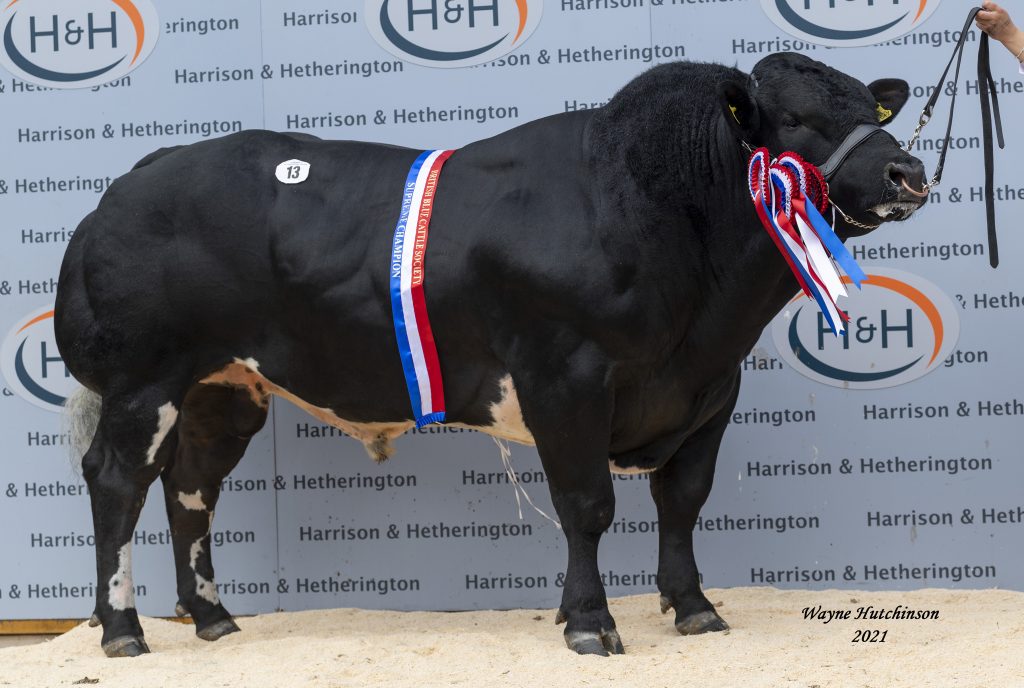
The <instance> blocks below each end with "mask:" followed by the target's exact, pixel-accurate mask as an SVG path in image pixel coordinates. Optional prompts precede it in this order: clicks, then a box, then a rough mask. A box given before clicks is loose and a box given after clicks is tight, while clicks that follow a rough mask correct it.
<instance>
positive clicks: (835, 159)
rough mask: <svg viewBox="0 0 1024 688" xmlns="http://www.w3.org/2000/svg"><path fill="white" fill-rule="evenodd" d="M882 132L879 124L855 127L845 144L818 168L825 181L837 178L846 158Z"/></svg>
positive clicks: (847, 136) (841, 144)
mask: <svg viewBox="0 0 1024 688" xmlns="http://www.w3.org/2000/svg"><path fill="white" fill-rule="evenodd" d="M880 131H882V127H880V126H878V125H877V124H858V125H857V126H856V127H854V129H853V131H851V132H850V133H849V134H847V135H846V138H845V139H843V142H842V143H840V144H839V147H838V148H836V149H835V151H834V152H833V153H832V155H830V156H828V160H826V161H825V164H823V165H819V166H818V169H819V170H821V174H822V176H823V177H825V181H828V180H829V179H831V178H832V177H834V176H835V174H836V172H838V171H839V168H840V167H842V164H843V163H844V162H846V158H848V157H849V156H850V153H852V152H853V151H854V149H855V148H856V147H857V146H859V145H860V144H862V143H864V142H865V141H867V140H868V139H869V138H870V137H871V136H873V135H874V134H877V133H878V132H880Z"/></svg>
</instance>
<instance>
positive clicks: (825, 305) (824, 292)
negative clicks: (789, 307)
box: [747, 148, 867, 337]
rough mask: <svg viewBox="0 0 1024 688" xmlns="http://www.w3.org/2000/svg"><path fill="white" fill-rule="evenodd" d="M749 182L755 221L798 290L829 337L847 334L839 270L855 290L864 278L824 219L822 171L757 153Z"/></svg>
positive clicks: (792, 156)
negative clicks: (821, 318) (829, 331)
mask: <svg viewBox="0 0 1024 688" xmlns="http://www.w3.org/2000/svg"><path fill="white" fill-rule="evenodd" d="M747 181H748V186H749V190H750V198H751V200H752V201H753V202H754V209H755V211H756V212H757V217H758V219H759V220H760V221H761V225H762V226H763V227H764V228H765V231H767V232H768V235H769V237H771V239H772V241H773V242H774V243H775V247H776V248H777V249H778V250H779V253H781V254H782V257H783V258H785V260H786V263H787V264H788V265H789V269H790V270H791V271H792V272H793V276H794V277H796V281H797V283H798V284H799V285H800V289H801V290H802V291H803V293H804V294H805V295H806V296H807V297H809V298H811V299H814V301H815V302H817V304H818V308H819V309H820V310H821V313H822V315H823V316H824V317H825V320H826V321H827V322H828V324H829V327H831V328H832V332H833V333H834V334H835V335H836V336H837V337H839V336H841V335H843V334H845V332H846V322H847V321H849V316H847V315H846V313H845V312H843V310H842V309H840V308H839V306H838V305H837V301H838V299H839V298H840V297H843V296H848V294H847V292H846V288H845V287H844V286H843V277H842V274H840V270H841V271H842V272H844V273H846V275H847V277H849V280H850V282H851V283H853V284H854V285H855V286H856V287H857V288H858V289H859V288H860V286H861V283H863V282H864V280H865V279H867V276H866V275H865V274H864V271H863V270H861V269H860V266H859V265H857V261H856V260H854V258H853V256H852V255H850V252H849V251H848V250H847V249H846V247H845V246H843V242H842V241H840V239H839V237H838V236H836V233H835V231H834V230H833V229H832V227H831V226H830V225H829V223H828V222H826V221H825V218H824V216H823V215H822V212H824V211H825V209H826V208H828V204H829V200H828V187H827V185H826V184H825V180H824V178H823V177H822V174H821V171H820V170H818V168H817V167H815V166H814V165H812V164H810V163H808V162H807V161H805V160H804V159H803V158H801V157H800V156H799V155H797V154H796V153H793V152H788V151H787V152H785V153H783V154H782V155H780V156H779V157H778V158H777V159H775V160H771V158H770V154H769V153H768V149H766V148H758V149H757V150H755V151H754V152H753V154H752V155H751V156H750V162H749V164H748V168H747Z"/></svg>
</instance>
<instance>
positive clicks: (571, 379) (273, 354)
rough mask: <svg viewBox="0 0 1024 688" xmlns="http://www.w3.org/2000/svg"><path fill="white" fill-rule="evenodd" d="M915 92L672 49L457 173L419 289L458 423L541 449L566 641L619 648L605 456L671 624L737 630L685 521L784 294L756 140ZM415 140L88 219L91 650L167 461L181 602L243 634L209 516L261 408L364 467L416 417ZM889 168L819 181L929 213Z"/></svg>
mask: <svg viewBox="0 0 1024 688" xmlns="http://www.w3.org/2000/svg"><path fill="white" fill-rule="evenodd" d="M906 98H907V85H906V83H905V82H902V81H899V80H893V79H886V80H881V81H877V82H874V83H873V84H872V85H871V86H870V87H866V86H864V85H863V84H862V83H860V82H859V81H856V80H855V79H852V78H851V77H849V76H846V75H844V74H842V73H840V72H837V71H834V70H832V69H830V68H828V67H825V66H824V65H821V64H819V63H817V62H813V61H811V60H809V59H807V58H805V57H802V56H799V55H792V54H784V55H776V56H772V57H769V58H766V59H765V60H763V61H762V62H761V63H759V64H758V65H757V66H756V67H755V69H754V71H753V73H752V74H751V75H748V74H745V73H742V72H740V71H738V70H735V69H730V68H727V67H723V66H718V65H708V64H695V63H675V64H668V65H663V66H660V67H656V68H654V69H652V70H650V71H649V72H647V73H645V74H643V75H641V76H640V77H638V78H636V79H635V80H634V81H632V82H631V83H630V84H628V85H627V86H626V87H625V88H624V89H623V90H622V91H621V92H620V93H618V94H617V95H616V96H615V97H614V98H613V99H612V101H611V102H610V103H609V104H608V105H607V106H605V107H604V108H601V109H598V110H594V111H587V112H577V113H568V114H562V115H556V116H553V117H548V118H546V119H542V120H539V121H536V122H532V123H529V124H526V125H524V126H521V127H519V128H517V129H514V130H512V131H509V132H506V133H504V134H501V135H498V136H495V137H493V138H490V139H487V140H484V141H479V142H476V143H473V144H470V145H467V146H466V147H464V148H462V149H460V150H459V151H457V152H456V153H455V154H454V155H453V157H452V158H451V159H450V160H449V162H448V163H447V166H446V167H445V168H444V171H443V173H442V175H441V182H440V187H439V190H438V195H437V197H436V201H435V204H434V218H433V223H432V226H431V233H430V243H429V249H428V255H427V261H426V266H427V278H426V297H427V307H428V311H429V314H430V319H431V324H432V327H433V331H434V334H435V337H436V340H437V346H438V352H439V356H440V361H441V367H442V370H443V375H444V384H445V388H444V392H445V396H446V401H447V411H448V422H451V423H457V424H460V425H463V426H470V427H474V428H479V429H482V430H484V431H485V432H490V433H491V434H494V435H498V436H501V437H505V438H508V439H512V440H516V441H520V442H527V443H531V442H533V443H536V446H537V450H538V452H539V454H540V458H541V461H542V463H543V466H544V470H545V471H546V473H547V476H548V479H549V485H550V489H551V497H552V500H553V502H554V506H555V509H556V511H557V513H558V516H559V517H560V520H561V522H562V524H563V527H564V530H565V536H566V540H567V543H568V550H569V552H568V554H569V556H568V569H567V572H566V576H565V587H564V593H563V597H562V602H561V606H560V609H559V611H558V620H559V621H564V622H566V630H565V638H566V642H567V643H568V644H569V646H570V647H571V648H572V649H574V650H576V651H577V652H581V653H597V654H606V653H607V652H622V643H621V641H620V640H619V636H618V634H617V633H616V631H615V622H614V620H613V619H612V617H611V615H610V614H609V613H608V606H607V601H606V598H605V593H604V589H603V587H602V584H601V578H600V575H599V572H598V566H597V549H598V540H599V539H600V537H601V534H602V533H603V532H604V531H605V529H607V528H608V527H609V525H610V524H611V523H612V518H613V513H614V508H615V496H614V493H613V490H612V481H611V477H610V474H609V469H610V468H611V469H612V470H623V471H651V473H650V483H651V493H652V495H653V498H654V501H655V503H656V505H657V511H658V518H659V522H660V531H659V533H660V535H659V539H660V542H659V546H660V555H659V563H658V588H659V589H660V591H661V595H662V604H663V607H664V609H666V610H667V609H668V608H669V607H671V608H674V610H675V625H676V628H677V629H678V630H679V632H680V633H683V634H690V633H702V632H705V631H716V630H722V629H724V628H727V626H726V624H725V622H724V621H723V620H722V619H721V618H720V617H719V616H718V614H717V613H716V612H715V610H714V609H713V607H712V605H711V604H710V603H709V602H708V600H707V598H705V596H704V595H703V594H702V592H701V590H700V585H699V583H698V573H697V566H696V563H695V561H694V556H693V547H692V535H691V531H692V529H693V526H694V523H695V521H696V519H697V515H698V512H699V510H700V508H701V506H702V505H703V503H704V501H705V499H706V498H707V496H708V493H709V491H710V489H711V483H712V478H713V474H714V468H715V460H716V456H717V453H718V447H719V443H720V440H721V438H722V434H723V432H724V430H725V428H726V425H727V423H728V418H729V415H730V412H731V410H732V408H733V406H734V404H735V401H736V396H737V392H738V389H739V378H740V373H739V364H740V362H741V361H742V359H743V358H744V357H745V356H746V355H747V353H748V352H749V351H750V349H751V348H752V347H753V345H754V343H755V342H756V340H757V339H758V336H759V335H760V333H761V330H762V329H763V328H764V326H765V325H766V324H767V323H768V322H769V321H770V320H771V318H772V317H773V316H774V315H775V314H776V313H777V312H778V310H779V309H780V308H781V307H782V305H783V304H784V303H785V302H786V301H787V300H788V299H790V298H791V297H792V296H793V295H794V293H795V292H796V291H797V285H796V281H795V280H794V278H793V277H792V276H791V274H790V272H789V270H788V268H787V265H786V263H785V261H784V260H783V259H782V257H781V256H780V255H779V254H778V252H777V250H776V248H775V246H774V245H773V243H772V241H771V240H770V239H769V237H768V236H767V235H766V233H765V231H764V230H763V229H762V228H761V227H760V225H759V223H758V219H757V216H756V215H755V213H754V210H753V207H752V204H751V202H750V199H749V196H748V195H747V190H746V181H745V178H746V166H745V165H746V157H747V153H746V151H745V149H744V144H750V145H754V146H767V147H768V148H769V150H771V151H772V152H773V153H776V154H777V153H779V152H781V151H783V150H795V151H796V152H798V153H800V154H802V155H803V156H804V157H805V158H806V159H807V160H810V161H812V162H819V163H820V162H821V161H824V160H825V159H826V158H827V157H828V156H829V154H830V153H831V152H832V151H833V150H834V149H835V148H836V147H837V146H838V145H839V143H840V142H841V141H842V140H843V138H844V136H845V134H846V133H847V132H849V131H851V130H852V129H853V128H854V127H855V126H856V125H858V124H864V123H876V122H877V121H878V120H879V114H878V113H879V112H882V113H885V112H886V111H888V112H889V113H895V112H896V111H898V110H899V109H900V107H901V106H902V105H903V104H904V102H905V101H906ZM882 118H883V119H888V117H886V116H885V115H884V114H883V116H882ZM416 155H417V151H413V150H409V149H405V148H398V147H393V146H385V145H377V144H369V143H357V142H338V141H320V140H318V139H315V138H313V137H310V136H304V135H289V134H276V133H269V132H255V131H253V132H242V133H240V134H236V135H232V136H228V137H225V138H222V139H217V140H211V141H206V142H202V143H197V144H195V145H192V146H188V147H179V148H175V149H165V150H162V151H158V152H157V153H155V154H153V155H151V156H149V157H148V158H146V159H145V160H143V161H142V162H140V163H139V164H138V165H137V166H136V168H135V169H134V170H133V171H131V172H130V173H129V174H127V175H125V176H123V177H121V178H120V179H118V180H117V181H115V182H114V184H113V185H112V186H111V187H110V189H109V190H108V191H107V193H106V194H105V195H104V197H103V199H102V200H101V202H100V204H99V207H98V208H97V209H96V211H95V212H93V213H92V214H90V215H89V216H88V217H87V218H85V220H84V221H83V222H82V224H81V225H80V227H79V230H78V231H77V232H76V233H75V235H74V238H73V239H72V241H71V243H70V245H69V247H68V251H67V255H66V256H65V259H64V263H63V266H62V268H61V275H60V284H59V288H58V293H57V312H56V332H57V338H58V342H59V346H60V350H61V353H62V355H63V357H64V360H65V361H66V363H67V365H68V367H69V368H70V369H71V371H72V373H73V374H74V375H75V377H76V378H77V379H78V380H79V381H81V382H82V384H83V385H84V386H85V387H86V388H87V389H88V390H91V392H89V393H87V394H86V395H85V396H86V397H88V396H90V395H91V397H92V398H93V399H94V400H98V399H99V398H100V397H101V398H102V405H101V407H100V410H99V417H98V427H96V429H95V435H92V432H91V430H92V428H91V427H90V428H89V430H90V432H89V436H88V439H89V440H91V444H89V446H88V451H87V452H86V453H85V456H84V459H83V471H84V476H85V479H86V481H87V483H88V485H89V489H90V495H91V499H92V510H93V519H94V527H95V534H96V561H97V582H98V593H97V602H96V608H95V615H94V618H93V622H94V623H102V625H103V640H102V643H103V647H104V649H105V650H106V652H107V654H109V655H111V656H120V655H135V654H139V653H141V652H145V651H147V649H148V648H147V647H146V645H145V641H144V640H143V634H142V629H141V627H140V626H139V623H138V617H137V614H136V611H135V606H134V598H133V596H132V578H131V551H130V543H131V540H132V533H133V530H134V528H135V524H136V522H137V519H138V515H139V511H140V510H141V508H142V504H143V501H144V499H145V495H146V491H147V487H148V486H149V485H150V483H151V482H152V481H153V480H155V479H156V477H157V476H160V477H161V479H162V481H163V484H164V490H165V495H166V506H167V513H168V517H169V519H170V524H171V531H172V535H173V548H174V556H175V565H176V569H177V588H178V595H179V600H180V602H179V607H178V612H179V613H180V614H186V613H187V614H191V615H192V617H193V618H194V620H195V623H196V627H197V633H198V634H199V636H200V637H202V638H205V639H208V640H214V639H216V638H218V637H220V636H222V635H224V634H225V633H230V632H232V631H234V630H237V626H235V624H234V622H233V621H232V619H231V616H230V614H229V613H228V612H227V611H226V610H225V608H224V606H223V605H222V604H221V602H220V599H219V597H218V595H217V592H216V587H215V584H214V575H213V567H212V563H211V559H210V525H211V522H212V516H213V510H214V507H215V505H216V502H217V497H218V492H219V486H220V484H221V481H222V480H223V479H224V477H225V476H226V475H227V474H228V472H229V471H230V470H231V469H232V468H233V467H234V466H235V465H236V464H237V462H238V461H239V459H240V458H241V457H242V454H243V453H244V452H245V448H246V446H247V444H248V442H249V439H250V438H251V437H252V436H253V434H255V433H256V432H257V431H258V430H259V429H260V428H261V427H262V426H263V423H264V420H265V419H266V414H267V404H268V399H269V396H270V395H272V394H277V395H280V396H284V397H286V398H288V399H290V400H292V401H294V402H295V403H297V404H299V405H300V406H302V407H303V408H305V409H306V410H308V411H310V412H311V413H313V414H314V415H316V416H317V417H318V418H320V419H321V420H323V421H324V422H327V423H331V424H333V425H335V426H337V427H340V428H342V429H343V430H345V431H346V432H347V433H348V434H350V435H352V436H354V437H356V438H357V439H359V440H361V441H363V442H364V444H365V445H366V447H367V449H368V450H369V451H370V453H371V455H372V456H374V457H375V458H377V459H383V458H386V456H387V455H388V453H389V451H390V440H391V439H392V438H393V437H395V436H396V435H398V434H400V433H401V432H403V431H405V430H406V429H408V428H409V427H410V426H411V422H410V419H411V418H412V409H411V407H410V402H409V397H408V394H407V389H406V385H405V381H404V378H403V375H402V368H401V365H400V360H399V355H398V350H397V346H396V342H395V334H394V330H393V321H392V314H391V306H390V301H389V286H388V280H389V272H390V271H389V266H390V258H391V248H392V232H393V228H394V224H395V221H396V218H397V213H398V210H399V204H400V201H401V196H402V188H403V183H404V181H405V177H406V174H407V171H408V169H409V166H410V163H411V162H412V160H413V159H414V158H415V157H416ZM292 158H298V159H301V160H305V161H307V162H309V163H310V164H311V171H310V176H309V179H308V180H307V181H306V182H304V183H302V184H298V185H294V186H286V185H283V184H281V183H279V182H278V181H277V180H276V179H275V174H274V172H275V168H276V167H277V165H278V164H279V163H281V162H282V161H285V160H289V159H292ZM905 182H906V183H909V185H911V186H914V187H920V186H921V184H922V182H923V167H922V165H921V163H920V162H919V161H917V160H916V159H914V158H912V157H910V156H909V155H907V154H905V153H903V152H902V151H901V150H900V149H899V147H898V145H897V144H896V142H895V141H894V139H892V137H890V136H889V135H887V134H885V135H876V136H873V137H871V138H870V139H869V140H868V141H867V142H865V143H864V144H862V145H861V146H860V147H859V148H858V149H857V150H856V151H854V152H853V153H852V154H851V156H850V157H849V158H848V160H847V161H846V163H845V164H844V166H843V168H842V169H841V170H840V171H839V173H838V174H837V175H836V177H835V178H834V179H833V180H832V189H831V191H832V195H833V197H834V198H835V199H836V200H837V202H839V203H840V205H841V207H842V208H843V209H844V210H846V211H847V212H848V213H849V214H850V215H851V216H852V217H854V218H856V220H857V221H858V222H859V223H861V224H863V225H867V226H871V225H877V224H880V223H881V222H883V221H885V220H891V219H903V218H904V217H906V216H908V215H909V214H910V213H911V212H912V211H913V210H914V209H916V208H917V207H919V205H920V204H921V203H922V201H921V200H920V198H919V197H917V196H914V195H911V194H907V192H905V191H904V187H905V186H907V184H906V183H905ZM859 231H860V230H857V229H855V228H854V227H852V226H850V225H846V224H842V225H841V226H840V232H841V235H842V236H850V235H852V234H854V233H856V232H859ZM97 395H98V396H97Z"/></svg>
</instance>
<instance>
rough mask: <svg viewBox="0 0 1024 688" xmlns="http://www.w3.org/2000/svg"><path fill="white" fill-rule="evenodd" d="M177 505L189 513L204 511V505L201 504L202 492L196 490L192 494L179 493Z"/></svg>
mask: <svg viewBox="0 0 1024 688" xmlns="http://www.w3.org/2000/svg"><path fill="white" fill-rule="evenodd" d="M178 503H180V504H181V505H182V506H183V507H185V508H186V509H188V510H189V511H206V504H204V503H203V491H202V490H196V491H195V492H193V493H192V494H188V493H185V492H179V493H178Z"/></svg>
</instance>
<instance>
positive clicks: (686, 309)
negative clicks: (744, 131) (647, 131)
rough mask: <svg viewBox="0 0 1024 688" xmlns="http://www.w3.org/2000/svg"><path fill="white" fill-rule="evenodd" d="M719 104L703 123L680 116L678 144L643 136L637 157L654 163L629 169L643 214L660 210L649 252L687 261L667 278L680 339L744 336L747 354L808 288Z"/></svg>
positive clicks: (646, 244)
mask: <svg viewBox="0 0 1024 688" xmlns="http://www.w3.org/2000/svg"><path fill="white" fill-rule="evenodd" d="M719 112H720V111H719V110H718V108H717V105H714V104H712V105H711V106H710V107H709V109H708V110H707V111H706V112H701V113H699V116H698V118H697V121H696V122H685V123H684V122H681V123H680V126H678V127H676V128H675V131H674V135H675V140H674V142H673V143H674V145H673V146H672V148H671V149H669V150H666V149H665V148H664V142H663V141H662V142H661V147H660V148H659V149H657V150H656V149H655V148H658V146H652V148H651V149H648V150H646V151H645V150H643V148H642V146H643V145H644V144H643V143H641V142H639V141H638V142H635V143H634V149H633V152H634V155H636V156H638V157H640V158H642V159H645V160H646V161H648V165H649V166H650V167H647V168H646V170H645V172H646V173H645V174H640V175H637V174H635V173H633V174H630V173H629V172H624V174H627V175H629V176H630V180H629V182H628V183H631V184H633V185H635V190H636V192H638V195H639V196H640V197H641V199H642V200H641V204H640V206H638V207H639V208H640V210H639V214H640V215H641V217H643V216H646V217H647V218H653V222H652V223H651V224H650V225H649V226H648V227H647V228H645V229H644V230H641V231H642V234H643V236H642V237H638V238H637V240H638V241H639V245H640V246H641V247H642V248H641V249H640V250H641V251H642V252H644V253H645V254H647V256H648V257H649V259H650V260H651V261H652V262H653V263H654V264H657V265H666V266H667V265H672V264H675V265H681V266H685V267H686V271H685V274H684V272H683V271H678V272H674V271H672V270H664V271H663V274H661V275H660V276H659V280H664V281H663V282H662V284H663V285H664V286H663V287H662V288H661V290H660V293H661V298H662V300H663V301H664V302H665V303H664V306H665V308H666V309H667V310H668V311H669V312H670V313H671V319H672V321H673V322H671V323H667V325H668V326H669V327H670V328H671V329H672V331H673V332H672V336H673V339H675V340H676V341H677V342H678V343H679V344H680V345H681V346H687V343H688V342H689V343H693V342H694V339H695V338H698V339H699V341H704V342H708V343H712V342H727V341H728V342H735V343H736V345H737V351H738V353H741V354H742V355H745V353H746V351H747V350H749V348H750V347H752V346H753V345H754V343H756V341H757V338H758V337H759V336H760V333H761V331H762V330H763V329H764V327H765V326H766V325H767V324H768V323H769V322H770V321H771V320H772V318H774V317H775V315H776V314H777V313H778V312H779V311H780V310H781V309H782V307H783V306H784V305H785V304H786V302H787V301H788V300H789V299H790V298H792V297H793V296H794V295H795V294H796V293H797V291H798V289H799V287H798V285H797V282H796V280H795V279H794V278H793V276H792V274H791V273H790V271H789V267H788V265H787V263H786V261H785V259H784V258H783V257H782V256H781V255H780V254H779V252H778V249H777V248H776V247H775V244H774V243H773V242H772V240H771V238H770V237H769V236H768V234H767V233H766V232H765V230H764V228H763V227H762V226H761V224H760V221H759V220H758V217H757V214H756V212H755V210H754V207H753V203H752V201H751V199H750V196H749V193H748V191H747V182H746V177H747V154H746V152H745V150H744V149H743V147H742V145H741V143H740V142H739V141H738V140H737V139H736V136H735V134H733V132H732V130H731V129H730V127H729V126H728V125H727V124H726V122H725V121H724V119H723V118H722V117H721V115H720V114H719ZM684 124H685V125H684ZM625 167H626V168H627V170H628V168H629V165H628V164H626V165H625ZM651 167H653V168H654V169H655V170H656V173H655V174H650V170H651ZM645 211H653V212H646V213H645ZM693 295H699V296H698V298H696V299H694V298H692V296H693ZM740 350H742V351H740ZM723 353H725V352H723Z"/></svg>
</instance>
